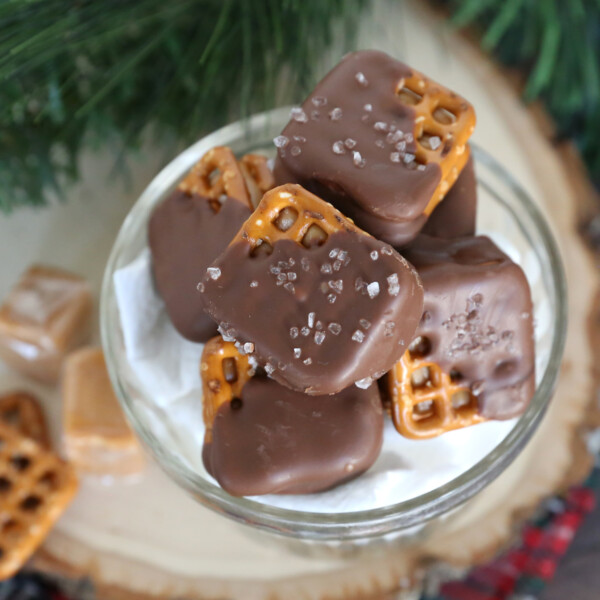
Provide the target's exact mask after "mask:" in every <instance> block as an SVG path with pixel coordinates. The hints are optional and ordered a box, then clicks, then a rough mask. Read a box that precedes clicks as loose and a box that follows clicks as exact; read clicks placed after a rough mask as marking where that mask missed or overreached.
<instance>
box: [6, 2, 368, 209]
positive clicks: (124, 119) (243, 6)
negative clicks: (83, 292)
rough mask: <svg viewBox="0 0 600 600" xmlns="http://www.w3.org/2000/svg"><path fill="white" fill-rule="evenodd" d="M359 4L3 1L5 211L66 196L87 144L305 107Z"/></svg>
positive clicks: (168, 134)
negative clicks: (290, 105) (302, 102)
mask: <svg viewBox="0 0 600 600" xmlns="http://www.w3.org/2000/svg"><path fill="white" fill-rule="evenodd" d="M367 2H368V0H327V1H323V0H169V1H168V2H163V1H161V0H103V1H102V2H94V1H92V0H78V1H77V2H75V1H73V0H4V1H3V2H0V210H4V211H10V210H11V209H13V208H14V207H16V206H19V205H21V204H33V205H41V204H44V203H45V201H46V198H47V196H48V192H49V191H51V190H54V191H55V192H56V193H57V194H58V195H59V197H62V196H63V195H64V186H65V183H66V182H68V181H69V180H73V179H75V178H76V177H77V175H78V173H77V157H78V155H79V152H80V151H81V150H82V149H83V148H85V147H89V146H95V147H100V146H103V147H105V146H106V145H107V144H111V145H112V146H114V144H115V141H116V142H118V145H117V148H116V149H115V155H116V156H122V155H123V153H124V152H125V150H126V149H132V148H136V147H138V146H139V144H140V141H141V136H142V133H143V132H147V131H152V132H153V133H154V134H155V136H156V139H157V140H159V141H162V140H165V139H177V140H180V141H181V142H183V143H186V142H189V141H192V140H194V139H197V138H198V137H200V136H201V135H202V134H203V133H205V132H206V131H209V130H213V129H215V128H217V127H219V126H221V125H223V124H224V123H226V122H228V121H230V120H233V119H236V118H241V117H244V116H246V115H248V114H250V113H251V112H255V111H259V110H265V109H267V108H271V107H273V106H275V105H276V104H277V103H278V102H279V103H281V102H289V101H290V100H291V99H292V98H295V99H298V98H301V97H302V94H303V93H304V92H306V91H307V90H308V88H309V86H310V85H312V84H313V83H314V82H315V75H316V71H317V69H318V68H319V66H320V58H321V56H322V55H323V52H324V51H325V49H326V48H327V46H329V44H330V43H331V41H332V39H333V36H334V31H337V30H338V29H340V28H341V29H343V31H339V32H338V33H341V34H342V35H341V37H342V38H344V39H346V40H347V41H349V40H351V36H352V34H353V32H354V31H355V24H356V21H357V18H358V16H359V15H360V10H361V9H362V7H363V6H364V5H365V4H366V3H367ZM348 47H349V46H346V48H345V49H347V48H348ZM281 88H283V89H284V90H285V91H286V92H287V93H286V94H283V95H282V94H281V92H279V95H278V92H277V90H281Z"/></svg>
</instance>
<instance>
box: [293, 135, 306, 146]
mask: <svg viewBox="0 0 600 600" xmlns="http://www.w3.org/2000/svg"><path fill="white" fill-rule="evenodd" d="M292 137H293V138H294V141H295V142H300V143H301V144H304V143H305V142H306V138H305V137H304V136H303V135H294V136H292Z"/></svg>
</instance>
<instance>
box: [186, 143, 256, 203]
mask: <svg viewBox="0 0 600 600" xmlns="http://www.w3.org/2000/svg"><path fill="white" fill-rule="evenodd" d="M178 188H179V189H180V190H181V191H182V192H185V193H186V194H190V195H191V194H197V195H199V196H203V197H205V198H210V199H211V200H212V201H213V203H212V206H213V208H215V210H218V208H219V201H220V199H221V198H222V197H223V196H229V197H230V198H235V199H236V200H239V201H240V202H243V203H244V204H247V205H248V206H250V207H251V205H250V198H249V196H248V191H247V190H246V183H245V181H244V176H243V174H242V170H241V169H240V166H239V164H238V161H237V159H236V157H235V155H234V154H233V152H232V151H231V149H230V148H228V147H227V146H217V147H215V148H212V149H211V150H209V151H208V152H207V153H206V154H205V155H204V156H203V157H202V158H201V159H200V160H199V161H198V162H197V163H196V164H195V165H194V166H193V167H192V169H191V170H190V172H189V173H188V174H187V175H186V177H185V178H184V179H183V180H182V181H181V182H180V183H179V186H178Z"/></svg>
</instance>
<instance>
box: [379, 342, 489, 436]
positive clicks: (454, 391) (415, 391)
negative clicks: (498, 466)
mask: <svg viewBox="0 0 600 600" xmlns="http://www.w3.org/2000/svg"><path fill="white" fill-rule="evenodd" d="M426 344H427V340H426V339H425V338H421V337H418V338H416V339H415V340H414V341H413V342H412V344H411V345H410V346H409V349H408V350H407V351H406V352H405V353H404V354H403V356H402V358H401V359H400V360H399V361H398V362H397V363H396V365H395V366H394V367H393V369H392V370H391V371H390V373H389V374H388V385H389V393H390V397H391V414H392V420H393V422H394V425H395V426H396V429H397V430H398V431H399V432H400V433H401V434H402V435H403V436H404V437H407V438H412V439H427V438H433V437H437V436H438V435H442V434H443V433H446V432H447V431H452V430H453V429H461V428H462V427H468V426H469V425H476V424H477V423H482V422H483V421H485V420H486V419H485V418H484V417H482V416H481V415H480V414H479V407H478V403H477V398H476V397H475V395H474V394H473V393H472V392H471V390H470V389H469V388H468V387H463V386H461V385H460V375H459V374H458V373H445V372H444V371H443V370H442V369H441V368H440V367H439V365H437V364H436V363H434V362H431V361H430V360H426V358H425V356H424V355H425V354H426V352H423V346H424V345H426Z"/></svg>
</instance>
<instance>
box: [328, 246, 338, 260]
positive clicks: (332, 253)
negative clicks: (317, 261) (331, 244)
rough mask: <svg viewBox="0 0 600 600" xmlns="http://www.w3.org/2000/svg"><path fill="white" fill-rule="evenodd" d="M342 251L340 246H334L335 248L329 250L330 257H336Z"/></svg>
mask: <svg viewBox="0 0 600 600" xmlns="http://www.w3.org/2000/svg"><path fill="white" fill-rule="evenodd" d="M339 252H340V249H339V248H334V249H333V250H330V251H329V258H335V257H336V256H337V255H338V254H339Z"/></svg>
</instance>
